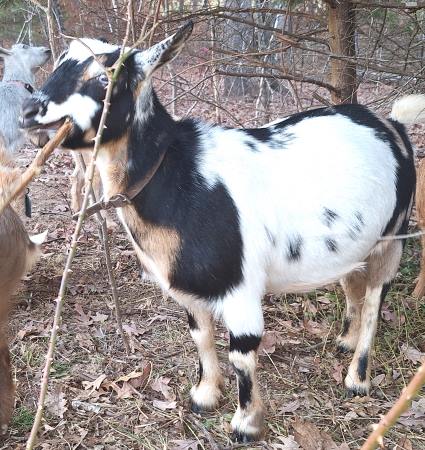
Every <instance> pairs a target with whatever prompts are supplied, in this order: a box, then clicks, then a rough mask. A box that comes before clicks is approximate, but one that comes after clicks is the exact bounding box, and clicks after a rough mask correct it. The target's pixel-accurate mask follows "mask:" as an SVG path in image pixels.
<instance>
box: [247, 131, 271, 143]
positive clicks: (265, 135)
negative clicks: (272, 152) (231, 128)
mask: <svg viewBox="0 0 425 450" xmlns="http://www.w3.org/2000/svg"><path fill="white" fill-rule="evenodd" d="M242 131H243V132H244V133H246V134H248V135H249V136H251V137H253V138H254V139H257V141H260V142H265V143H267V142H269V141H270V140H271V138H272V132H271V130H270V128H244V129H243V130H242Z"/></svg>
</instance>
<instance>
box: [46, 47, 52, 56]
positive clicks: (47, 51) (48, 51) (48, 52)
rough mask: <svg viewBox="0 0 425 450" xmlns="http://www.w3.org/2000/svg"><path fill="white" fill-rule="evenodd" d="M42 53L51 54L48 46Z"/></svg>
mask: <svg viewBox="0 0 425 450" xmlns="http://www.w3.org/2000/svg"><path fill="white" fill-rule="evenodd" d="M44 53H45V54H46V55H49V56H50V55H51V54H52V51H51V50H50V49H49V48H47V49H46V50H44Z"/></svg>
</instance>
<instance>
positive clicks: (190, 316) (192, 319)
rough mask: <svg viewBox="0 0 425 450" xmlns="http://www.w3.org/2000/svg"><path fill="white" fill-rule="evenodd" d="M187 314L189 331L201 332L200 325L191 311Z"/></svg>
mask: <svg viewBox="0 0 425 450" xmlns="http://www.w3.org/2000/svg"><path fill="white" fill-rule="evenodd" d="M186 313H187V322H188V324H189V329H190V330H191V331H193V330H199V326H198V323H197V322H196V320H195V317H194V316H193V314H191V313H190V312H189V311H186Z"/></svg>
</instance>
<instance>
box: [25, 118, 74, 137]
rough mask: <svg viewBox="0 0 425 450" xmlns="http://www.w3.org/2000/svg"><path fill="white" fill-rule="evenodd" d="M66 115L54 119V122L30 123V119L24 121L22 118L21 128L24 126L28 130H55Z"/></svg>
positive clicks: (62, 122)
mask: <svg viewBox="0 0 425 450" xmlns="http://www.w3.org/2000/svg"><path fill="white" fill-rule="evenodd" d="M65 120H66V117H63V118H62V119H59V120H56V121H54V122H50V123H39V122H35V121H33V123H31V122H30V121H26V120H25V119H24V121H23V124H22V125H23V128H25V129H26V130H27V131H28V132H33V133H34V132H37V131H38V130H40V131H41V130H45V131H50V130H51V131H56V130H58V129H59V128H60V127H61V126H62V125H63V124H64V122H65Z"/></svg>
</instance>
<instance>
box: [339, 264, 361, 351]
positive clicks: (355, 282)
mask: <svg viewBox="0 0 425 450" xmlns="http://www.w3.org/2000/svg"><path fill="white" fill-rule="evenodd" d="M341 285H342V287H343V289H344V292H345V297H346V310H345V314H344V321H343V324H342V330H341V333H340V335H339V336H338V338H337V347H338V349H339V350H340V351H343V352H348V351H354V350H355V349H356V346H357V342H358V340H359V333H360V324H361V312H362V307H363V302H364V297H365V293H366V274H365V273H364V272H363V271H355V272H352V273H350V274H348V275H347V276H346V277H345V278H343V279H342V280H341Z"/></svg>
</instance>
